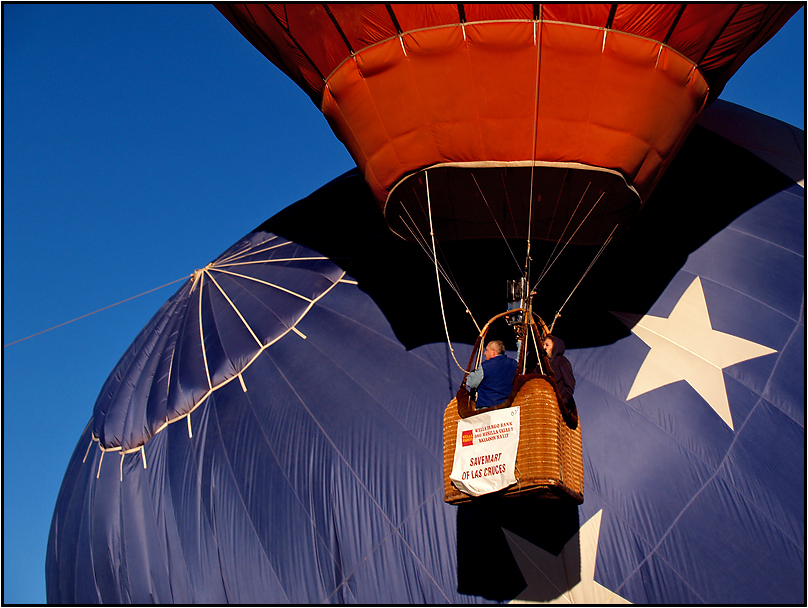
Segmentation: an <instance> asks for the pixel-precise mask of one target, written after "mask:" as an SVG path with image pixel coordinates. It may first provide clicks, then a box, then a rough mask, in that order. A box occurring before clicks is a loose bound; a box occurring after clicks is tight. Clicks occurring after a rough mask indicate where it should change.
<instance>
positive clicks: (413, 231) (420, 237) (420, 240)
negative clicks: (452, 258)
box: [399, 208, 480, 333]
mask: <svg viewBox="0 0 808 608" xmlns="http://www.w3.org/2000/svg"><path fill="white" fill-rule="evenodd" d="M404 211H406V212H407V216H408V217H409V218H410V221H411V222H412V226H410V224H408V223H407V220H406V218H405V217H404V216H402V215H399V218H400V219H401V221H402V223H403V224H404V226H406V228H407V230H409V231H410V234H411V235H412V238H413V239H415V242H416V243H418V244H419V245H420V246H421V250H422V251H423V252H424V253H425V254H426V256H427V257H428V258H429V261H430V262H433V263H434V264H435V265H436V266H437V267H438V268H439V270H440V273H441V276H442V277H443V278H444V280H445V281H446V283H447V284H448V285H449V287H451V288H452V291H454V292H455V295H456V296H457V298H458V299H459V300H460V303H461V304H463V307H464V308H465V310H466V313H467V314H468V315H469V317H471V322H472V323H474V327H475V328H477V333H479V332H480V325H479V323H477V320H476V319H475V318H474V315H473V314H471V310H469V306H468V304H466V301H465V300H464V299H463V295H462V294H461V293H460V289H459V288H458V287H457V284H456V283H455V281H454V280H453V279H452V278H451V277H450V276H449V274H448V273H447V272H446V270H444V268H443V266H441V265H440V262H439V261H438V259H437V256H433V255H432V252H431V251H430V250H429V245H428V244H427V242H426V238H424V235H423V234H422V233H421V231H420V230H418V225H417V224H416V222H415V220H414V219H412V216H411V215H410V212H409V211H408V210H407V209H406V208H404ZM413 227H414V229H413ZM416 231H417V234H416ZM436 253H437V252H436Z"/></svg>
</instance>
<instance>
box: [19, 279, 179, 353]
mask: <svg viewBox="0 0 808 608" xmlns="http://www.w3.org/2000/svg"><path fill="white" fill-rule="evenodd" d="M191 276H193V275H191ZM187 278H188V277H187V276H186V277H180V278H179V279H174V280H173V281H170V282H168V283H166V284H164V285H160V287H154V288H152V289H149V290H148V291H144V292H143V293H139V294H138V295H136V296H131V297H129V298H126V299H125V300H121V301H120V302H115V304H110V305H109V306H104V307H103V308H99V309H98V310H94V311H93V312H88V313H87V314H85V315H81V316H80V317H76V318H75V319H71V320H70V321H65V322H64V323H59V325H54V326H53V327H50V328H48V329H43V330H42V331H38V332H36V333H35V334H31V335H30V336H26V337H25V338H20V339H19V340H14V342H9V343H8V344H4V345H3V348H6V347H7V346H11V345H12V344H18V343H20V342H24V341H25V340H28V339H30V338H33V337H34V336H39V335H42V334H44V333H47V332H49V331H53V330H54V329H58V328H59V327H64V326H65V325H68V324H70V323H73V322H74V321H78V320H79V319H85V318H87V317H90V316H92V315H94V314H97V313H99V312H102V311H104V310H107V309H108V308H112V307H114V306H118V305H119V304H123V303H124V302H128V301H129V300H134V299H135V298H139V297H141V296H145V295H146V294H149V293H151V292H153V291H157V290H158V289H162V288H163V287H168V286H169V285H173V284H174V283H179V282H180V281H184V280H185V279H187Z"/></svg>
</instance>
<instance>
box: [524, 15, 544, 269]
mask: <svg viewBox="0 0 808 608" xmlns="http://www.w3.org/2000/svg"><path fill="white" fill-rule="evenodd" d="M540 6H541V5H540ZM539 10H541V8H540V9H539ZM533 42H534V44H535V45H536V78H535V81H536V88H535V91H534V95H533V104H534V106H535V110H534V111H533V142H532V143H533V156H532V158H531V164H530V193H529V194H528V201H527V202H528V216H527V254H526V256H525V273H526V274H527V275H528V282H529V281H530V276H529V275H530V236H531V231H532V229H533V176H534V174H535V172H536V146H537V144H536V134H537V132H538V127H539V82H540V79H541V29H540V28H539V24H538V23H537V22H536V21H534V22H533Z"/></svg>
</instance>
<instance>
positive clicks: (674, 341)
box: [612, 277, 777, 430]
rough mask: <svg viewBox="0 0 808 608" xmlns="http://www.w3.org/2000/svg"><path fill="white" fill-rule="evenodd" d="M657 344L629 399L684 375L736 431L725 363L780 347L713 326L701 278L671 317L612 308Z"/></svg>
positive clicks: (682, 377) (697, 278) (642, 368)
mask: <svg viewBox="0 0 808 608" xmlns="http://www.w3.org/2000/svg"><path fill="white" fill-rule="evenodd" d="M612 314H614V315H615V316H616V317H618V318H619V319H620V320H621V321H623V323H625V324H626V325H628V327H630V328H631V331H632V332H633V333H634V334H636V335H637V336H638V337H639V338H641V339H642V341H643V342H645V343H646V344H647V345H648V346H650V347H651V350H650V351H649V353H648V355H647V356H646V358H645V361H643V363H642V366H641V367H640V371H639V372H637V377H636V378H635V379H634V384H633V385H632V386H631V390H629V393H628V397H626V399H633V398H634V397H637V396H639V395H642V394H644V393H647V392H649V391H652V390H655V389H657V388H660V387H662V386H666V385H668V384H672V383H673V382H678V381H679V380H684V381H685V382H687V383H688V384H689V385H690V386H692V387H693V388H694V389H695V390H696V392H697V393H698V394H699V395H701V396H702V397H703V398H704V400H705V401H706V402H707V403H708V404H709V405H710V407H712V408H713V410H715V412H716V413H717V414H718V415H719V416H720V417H721V419H722V420H723V421H724V422H725V423H726V424H727V425H728V426H729V428H731V429H733V430H734V427H733V425H732V414H731V413H730V409H729V401H728V399H727V388H726V385H725V384H724V372H723V370H724V368H725V367H729V366H731V365H735V364H736V363H740V362H741V361H746V360H748V359H754V358H756V357H762V356H763V355H768V354H771V353H774V352H777V351H775V350H772V349H771V348H767V347H765V346H762V345H760V344H756V343H755V342H750V341H749V340H744V339H743V338H739V337H737V336H733V335H730V334H725V333H723V332H720V331H716V330H714V329H713V327H712V324H711V323H710V313H709V311H708V310H707V301H706V300H705V298H704V290H703V289H702V286H701V280H700V279H699V277H696V279H695V280H694V281H693V282H692V283H691V284H690V287H688V288H687V291H685V293H684V294H683V295H682V297H681V298H680V299H679V301H678V302H677V303H676V306H675V307H674V309H673V311H672V312H671V315H670V317H668V318H667V319H665V318H662V317H653V316H651V315H645V316H644V317H642V318H641V319H639V320H637V319H638V316H637V315H630V314H626V313H612Z"/></svg>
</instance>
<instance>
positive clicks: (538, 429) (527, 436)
mask: <svg viewBox="0 0 808 608" xmlns="http://www.w3.org/2000/svg"><path fill="white" fill-rule="evenodd" d="M512 406H519V407H520V408H521V410H520V421H519V448H518V450H517V452H516V484H514V485H512V486H511V487H509V488H507V489H506V490H504V491H503V492H502V493H503V494H505V495H506V496H510V495H524V494H534V493H544V494H546V495H547V496H548V497H563V496H569V497H571V498H572V499H574V500H575V501H576V502H578V503H582V502H583V500H584V468H583V461H582V457H581V425H580V424H575V428H571V427H570V426H569V425H568V424H567V423H566V422H565V421H564V418H563V417H562V415H561V410H560V408H559V405H558V397H557V395H556V391H555V389H554V388H553V386H552V384H551V383H550V381H549V380H548V379H546V378H545V377H543V376H534V377H531V378H529V379H527V381H526V382H525V383H524V384H523V385H522V386H521V387H520V388H519V389H518V392H517V393H516V395H515V396H514V397H513V402H512V404H511V407H512ZM458 420H460V414H459V413H458V407H457V399H452V402H451V403H449V405H448V406H447V407H446V412H445V414H444V416H443V487H444V500H445V501H446V502H448V503H450V504H457V503H462V502H467V501H470V500H472V497H471V496H469V495H468V494H464V493H463V492H461V491H460V490H458V489H457V488H456V487H455V486H454V484H453V483H452V481H451V480H450V479H449V475H450V474H451V472H452V465H453V464H454V453H455V443H456V442H457V421H458Z"/></svg>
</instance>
